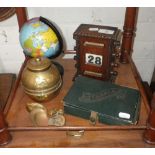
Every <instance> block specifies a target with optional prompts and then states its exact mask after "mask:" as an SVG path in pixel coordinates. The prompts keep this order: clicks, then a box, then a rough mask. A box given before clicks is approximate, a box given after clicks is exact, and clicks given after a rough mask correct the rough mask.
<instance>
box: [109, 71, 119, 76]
mask: <svg viewBox="0 0 155 155" xmlns="http://www.w3.org/2000/svg"><path fill="white" fill-rule="evenodd" d="M110 74H111V75H114V76H117V75H118V72H117V71H111V72H110Z"/></svg>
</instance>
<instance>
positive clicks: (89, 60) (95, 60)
mask: <svg viewBox="0 0 155 155" xmlns="http://www.w3.org/2000/svg"><path fill="white" fill-rule="evenodd" d="M85 58H86V64H92V65H98V66H101V65H102V56H101V55H96V54H90V53H86V57H85Z"/></svg>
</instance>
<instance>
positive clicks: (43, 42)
mask: <svg viewBox="0 0 155 155" xmlns="http://www.w3.org/2000/svg"><path fill="white" fill-rule="evenodd" d="M19 41H20V44H21V46H22V48H23V50H24V53H25V55H27V56H30V57H41V56H43V57H54V56H56V55H57V54H58V53H59V52H60V50H61V49H60V48H61V47H60V43H61V42H60V41H61V40H60V36H58V34H56V32H55V31H54V30H53V29H52V27H50V26H49V25H48V24H46V23H45V22H42V21H41V20H40V18H39V17H36V18H32V19H30V20H28V21H27V22H26V23H25V24H24V25H23V26H22V28H21V30H20V34H19Z"/></svg>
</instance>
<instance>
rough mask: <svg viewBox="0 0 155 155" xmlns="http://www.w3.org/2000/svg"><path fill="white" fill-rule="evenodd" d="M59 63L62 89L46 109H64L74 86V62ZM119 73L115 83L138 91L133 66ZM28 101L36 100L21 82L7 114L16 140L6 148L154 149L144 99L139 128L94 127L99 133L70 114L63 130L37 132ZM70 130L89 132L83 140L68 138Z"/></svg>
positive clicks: (119, 70)
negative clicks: (147, 136)
mask: <svg viewBox="0 0 155 155" xmlns="http://www.w3.org/2000/svg"><path fill="white" fill-rule="evenodd" d="M56 61H58V62H59V63H60V64H61V65H62V66H63V67H64V76H63V86H62V89H61V91H60V93H59V95H58V96H57V97H56V98H54V99H53V100H52V101H50V102H46V103H44V105H45V106H46V107H47V108H63V104H62V100H63V98H64V96H65V95H66V93H67V92H68V90H69V88H70V87H71V85H72V83H73V81H72V79H73V77H74V75H75V72H76V69H75V67H74V65H75V61H74V60H72V59H63V56H60V57H59V58H57V60H56ZM117 70H118V76H117V78H116V81H115V83H116V84H119V85H122V86H127V87H131V88H136V89H139V88H138V85H137V82H136V77H135V75H134V74H133V71H132V69H131V65H130V64H120V66H119V68H118V69H117ZM27 102H34V101H32V100H31V99H30V98H29V97H28V96H27V95H25V94H24V92H23V89H22V86H21V83H19V85H18V88H17V91H16V94H15V97H14V99H13V101H12V104H11V107H10V109H9V111H8V113H7V115H6V121H7V123H8V125H9V130H10V131H11V135H12V137H13V139H12V141H11V142H10V143H9V144H8V145H6V146H5V147H151V146H150V145H148V144H146V143H145V142H144V141H143V132H144V129H145V127H146V120H147V118H148V114H149V108H148V105H147V104H146V103H144V100H143V98H142V99H141V109H140V118H139V121H138V124H137V125H131V126H123V127H122V126H113V125H106V124H99V123H97V125H96V126H95V127H96V128H98V127H99V130H98V131H94V130H95V127H94V129H93V126H91V125H90V124H89V121H88V120H84V119H82V118H78V117H74V116H71V115H67V114H65V117H66V125H65V126H64V129H58V128H55V127H51V128H50V127H49V128H48V127H47V128H43V129H42V128H40V130H39V128H38V129H37V130H36V128H37V127H33V125H32V122H31V120H30V118H29V114H28V112H27V111H26V108H25V105H26V103H27ZM69 127H73V128H74V127H81V128H80V129H85V130H86V131H85V132H84V135H83V136H82V137H80V138H79V137H78V138H77V137H70V136H68V135H66V131H65V130H66V129H68V128H69ZM90 127H91V129H90ZM24 128H27V130H28V131H25V130H24ZM65 128H66V129H65ZM29 129H31V130H29ZM50 129H51V130H50ZM33 130H35V131H33ZM58 130H59V131H58ZM87 130H89V131H87Z"/></svg>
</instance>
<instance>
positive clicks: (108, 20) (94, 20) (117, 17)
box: [0, 8, 155, 82]
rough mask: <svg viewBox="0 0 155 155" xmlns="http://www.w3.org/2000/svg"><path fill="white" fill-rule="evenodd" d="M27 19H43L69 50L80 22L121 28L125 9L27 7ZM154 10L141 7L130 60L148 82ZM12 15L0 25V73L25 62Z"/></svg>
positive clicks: (154, 62) (154, 54)
mask: <svg viewBox="0 0 155 155" xmlns="http://www.w3.org/2000/svg"><path fill="white" fill-rule="evenodd" d="M28 14H29V18H32V17H37V16H43V17H45V18H48V19H50V20H51V21H53V22H54V23H56V25H57V26H58V27H59V29H60V30H61V32H62V34H63V36H64V39H65V42H66V46H67V49H69V50H72V49H73V47H74V45H75V41H74V40H73V32H74V31H75V29H76V28H77V27H78V25H79V24H81V23H89V24H99V25H111V26H117V27H119V28H120V29H122V27H123V23H124V15H125V8H28ZM154 14H155V8H140V9H139V18H138V25H137V36H136V39H135V44H134V53H133V59H134V61H135V63H136V66H137V68H138V70H139V72H140V74H141V76H142V79H143V80H145V81H148V82H150V80H151V77H152V73H153V69H154V66H155V35H154V34H155V29H154V27H155V16H154ZM18 35H19V34H18V24H17V19H16V17H15V16H13V17H12V18H10V19H8V20H6V21H4V22H1V23H0V72H15V73H18V70H19V68H20V65H21V63H22V62H23V60H24V55H23V54H22V52H21V51H22V49H21V47H20V45H19V40H18Z"/></svg>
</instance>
